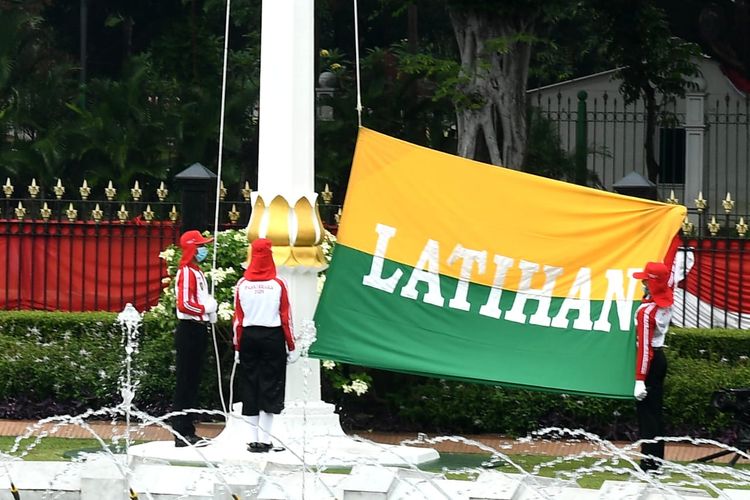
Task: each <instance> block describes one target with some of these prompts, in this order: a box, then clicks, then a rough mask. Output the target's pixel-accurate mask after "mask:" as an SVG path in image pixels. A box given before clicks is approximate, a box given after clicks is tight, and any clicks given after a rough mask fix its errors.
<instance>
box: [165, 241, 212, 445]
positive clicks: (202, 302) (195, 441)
mask: <svg viewBox="0 0 750 500" xmlns="http://www.w3.org/2000/svg"><path fill="white" fill-rule="evenodd" d="M212 241H213V239H212V238H204V237H203V235H201V233H200V232H199V231H195V230H191V231H186V232H185V233H184V234H183V235H182V236H180V247H181V248H182V257H181V259H180V267H179V268H178V269H177V277H176V279H175V298H176V303H177V319H178V321H177V329H176V331H175V337H174V345H175V351H176V362H175V365H176V374H175V375H176V378H177V383H176V386H175V396H174V411H180V410H186V409H190V408H195V407H196V405H197V404H198V387H199V385H200V380H201V369H202V368H203V363H204V361H205V353H206V341H207V337H208V327H209V324H210V323H216V309H217V303H216V300H215V299H214V298H213V297H212V296H211V294H210V292H209V289H208V285H207V283H206V277H205V276H204V275H203V271H201V269H200V267H198V264H199V263H200V262H203V261H204V260H205V259H206V256H207V255H208V248H206V247H205V245H206V244H207V243H211V242H212ZM172 427H173V428H174V430H175V431H176V432H177V433H179V436H176V437H175V446H176V447H178V448H179V447H183V446H187V445H188V444H190V445H197V446H201V445H205V444H208V443H207V442H206V441H205V440H202V439H201V438H200V437H199V436H196V434H195V425H194V424H193V416H192V415H190V414H188V415H178V416H176V417H174V419H173V421H172Z"/></svg>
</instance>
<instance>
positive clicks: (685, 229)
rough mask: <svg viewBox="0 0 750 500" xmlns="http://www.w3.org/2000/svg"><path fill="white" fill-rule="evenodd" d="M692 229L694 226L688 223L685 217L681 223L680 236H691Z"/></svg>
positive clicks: (688, 220)
mask: <svg viewBox="0 0 750 500" xmlns="http://www.w3.org/2000/svg"><path fill="white" fill-rule="evenodd" d="M694 228H695V226H694V224H693V223H692V222H690V219H688V217H687V215H686V216H685V220H684V221H682V234H684V235H685V236H690V235H691V234H693V229H694Z"/></svg>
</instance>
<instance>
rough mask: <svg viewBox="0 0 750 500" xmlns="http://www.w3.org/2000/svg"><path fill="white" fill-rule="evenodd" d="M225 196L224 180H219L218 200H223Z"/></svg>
mask: <svg viewBox="0 0 750 500" xmlns="http://www.w3.org/2000/svg"><path fill="white" fill-rule="evenodd" d="M226 197H227V188H225V187H224V181H221V182H220V183H219V200H220V201H224V198H226Z"/></svg>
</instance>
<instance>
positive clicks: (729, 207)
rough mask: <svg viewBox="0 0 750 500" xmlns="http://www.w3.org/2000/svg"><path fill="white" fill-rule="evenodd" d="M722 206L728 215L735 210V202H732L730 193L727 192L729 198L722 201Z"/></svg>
mask: <svg viewBox="0 0 750 500" xmlns="http://www.w3.org/2000/svg"><path fill="white" fill-rule="evenodd" d="M721 206H722V207H724V212H726V213H730V212H731V211H732V209H733V208H734V200H732V196H731V195H730V194H729V191H727V197H726V198H724V200H722V202H721Z"/></svg>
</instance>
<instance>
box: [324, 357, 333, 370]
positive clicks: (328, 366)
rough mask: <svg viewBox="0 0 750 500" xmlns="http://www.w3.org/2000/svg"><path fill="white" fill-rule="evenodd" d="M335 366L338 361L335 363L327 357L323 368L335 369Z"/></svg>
mask: <svg viewBox="0 0 750 500" xmlns="http://www.w3.org/2000/svg"><path fill="white" fill-rule="evenodd" d="M335 366H336V363H334V362H333V361H331V360H330V359H326V360H325V361H323V368H325V369H326V370H333V368H334V367H335Z"/></svg>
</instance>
